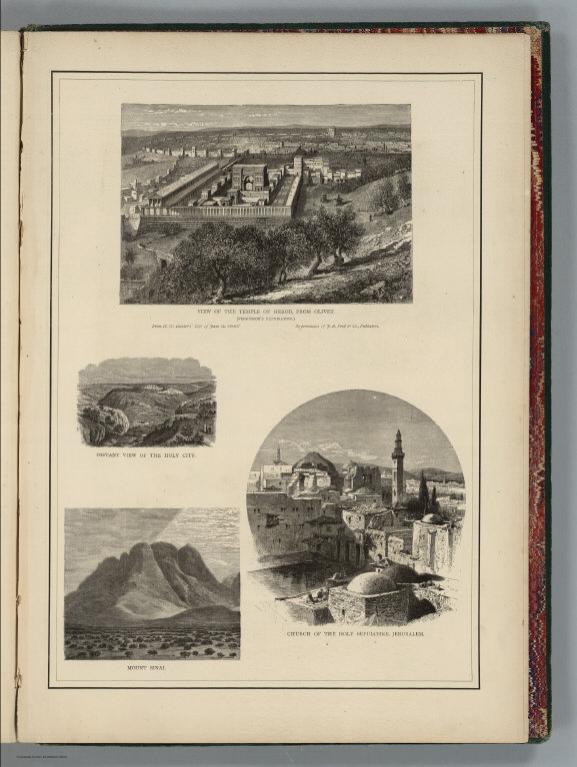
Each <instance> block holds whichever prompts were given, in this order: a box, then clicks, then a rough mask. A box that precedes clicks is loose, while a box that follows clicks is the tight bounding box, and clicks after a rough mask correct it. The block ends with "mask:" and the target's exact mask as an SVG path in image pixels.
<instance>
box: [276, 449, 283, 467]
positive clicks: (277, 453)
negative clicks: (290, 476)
mask: <svg viewBox="0 0 577 767" xmlns="http://www.w3.org/2000/svg"><path fill="white" fill-rule="evenodd" d="M275 463H276V464H279V463H282V459H281V457H280V445H278V446H277V449H276V459H275Z"/></svg>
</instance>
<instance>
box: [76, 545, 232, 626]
mask: <svg viewBox="0 0 577 767" xmlns="http://www.w3.org/2000/svg"><path fill="white" fill-rule="evenodd" d="M220 605H222V606H224V607H233V606H235V605H238V591H237V586H236V584H235V585H232V584H231V586H230V587H229V586H228V585H225V584H222V583H220V582H219V581H218V580H217V579H216V578H215V576H214V575H213V574H212V572H211V571H210V569H209V568H208V567H207V565H206V564H205V562H204V560H203V558H202V556H201V554H200V553H199V551H198V550H197V549H196V548H194V546H192V545H190V544H186V545H185V546H182V547H181V548H180V549H179V548H177V547H176V546H174V545H173V544H172V543H167V542H165V541H155V542H154V543H152V544H149V543H146V542H144V541H142V542H139V543H136V544H134V546H132V547H131V548H130V550H129V551H128V553H126V552H125V553H123V554H121V556H120V557H119V558H118V559H117V558H116V557H106V558H105V559H104V560H102V562H100V564H99V565H97V567H96V568H95V569H94V571H93V572H92V573H91V574H90V575H89V576H88V577H87V578H85V579H84V581H83V582H82V583H81V584H80V586H79V587H78V589H77V590H76V591H74V592H72V593H71V594H68V595H67V596H66V600H65V616H66V622H67V623H71V624H80V625H123V624H126V623H142V622H148V621H153V620H159V619H166V618H168V617H170V616H174V619H175V620H176V621H178V615H179V614H180V613H183V612H186V611H188V610H190V609H191V608H193V609H197V608H208V607H214V606H220Z"/></svg>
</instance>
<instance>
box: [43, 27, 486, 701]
mask: <svg viewBox="0 0 577 767" xmlns="http://www.w3.org/2000/svg"><path fill="white" fill-rule="evenodd" d="M318 31H322V30H318ZM71 73H74V74H79V73H82V74H136V75H143V74H200V75H207V74H218V75H231V74H232V75H247V74H248V75H254V74H263V75H271V74H279V75H291V74H298V75H319V76H321V77H326V76H329V75H351V74H353V75H355V74H357V75H362V74H364V75H371V76H379V75H385V74H388V75H426V76H435V75H440V74H442V75H466V74H469V75H470V74H474V75H478V76H480V115H479V120H480V126H479V127H480V144H479V299H480V300H479V371H478V381H477V383H478V404H479V413H478V425H479V434H478V450H479V454H478V463H479V465H478V481H479V488H478V513H477V632H476V634H477V637H476V639H477V642H476V644H477V684H476V686H474V687H470V686H467V687H460V686H454V685H452V686H442V683H441V685H435V686H433V687H424V686H421V685H420V686H418V687H415V686H407V685H403V686H393V685H387V686H384V687H383V686H378V687H369V686H366V685H363V686H350V685H347V686H346V687H337V686H333V685H331V686H322V685H314V686H294V684H290V685H287V686H285V687H282V686H272V685H271V684H268V685H250V686H246V685H245V686H242V685H234V686H223V685H221V684H220V683H219V684H215V683H212V684H211V685H210V686H202V685H194V686H184V685H180V684H179V685H170V686H160V685H147V686H133V685H131V686H130V687H122V686H119V685H111V686H105V685H94V684H90V685H80V684H78V685H69V686H66V685H61V684H52V683H51V625H52V623H51V601H52V600H51V582H52V399H53V398H52V394H53V387H52V379H53V343H52V336H53V294H54V282H53V241H54V75H57V74H71ZM50 89H51V96H50V99H51V121H50V125H51V136H50V325H49V326H50V356H49V358H50V374H49V375H50V382H49V384H50V385H49V456H48V465H49V472H48V473H49V476H48V487H49V491H48V495H49V501H48V504H49V506H48V526H49V529H48V668H47V671H48V679H47V686H48V689H58V690H87V689H90V690H92V689H97V690H191V689H193V690H468V691H471V690H480V689H481V592H480V583H481V454H482V449H481V430H482V428H481V427H482V400H481V388H482V387H481V376H482V371H481V369H482V338H483V120H484V113H483V95H484V75H483V72H469V71H467V72H454V71H451V72H415V71H412V72H372V71H371V72H305V71H296V72H274V71H273V72H268V71H267V72H261V71H259V72H225V71H217V72H206V71H195V72H187V71H181V70H178V71H175V72H167V71H164V70H162V71H158V70H149V71H148V70H147V71H142V70H80V69H79V70H50ZM424 681H429V680H424Z"/></svg>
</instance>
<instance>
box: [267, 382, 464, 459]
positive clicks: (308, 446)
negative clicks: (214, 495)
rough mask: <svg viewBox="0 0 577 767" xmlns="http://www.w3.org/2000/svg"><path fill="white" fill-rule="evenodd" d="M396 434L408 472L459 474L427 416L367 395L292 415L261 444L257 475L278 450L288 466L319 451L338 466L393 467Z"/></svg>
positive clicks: (315, 404)
mask: <svg viewBox="0 0 577 767" xmlns="http://www.w3.org/2000/svg"><path fill="white" fill-rule="evenodd" d="M397 429H400V430H401V433H402V436H403V450H404V452H405V467H406V468H407V469H409V470H411V469H413V470H418V469H421V468H427V467H428V468H435V469H445V470H447V471H457V472H460V471H461V466H460V464H459V460H458V458H457V455H456V453H455V451H454V450H453V448H452V446H451V444H450V442H449V440H448V439H447V437H446V436H445V435H444V433H443V432H442V431H441V429H440V428H439V427H438V426H437V425H436V424H435V423H434V422H433V421H432V420H431V419H430V418H429V417H428V416H426V415H425V414H424V413H423V412H422V411H420V410H418V409H417V408H415V407H413V406H412V405H410V404H408V403H407V402H404V401H403V400H400V399H397V398H396V397H391V396H389V395H388V394H381V393H378V392H373V391H365V390H351V391H342V392H335V393H333V394H327V395H325V396H323V397H318V398H317V399H314V400H311V401H310V402H307V403H305V404H304V405H301V406H300V407H298V408H297V409H296V410H293V411H292V412H291V413H289V415H287V416H286V418H284V419H283V420H282V421H281V422H280V423H279V424H278V426H276V427H275V428H274V429H273V430H272V431H271V433H270V434H269V435H268V437H267V438H266V440H265V441H264V442H263V444H262V446H261V449H260V450H259V452H258V453H257V455H256V458H255V461H254V464H253V469H258V468H259V467H260V466H261V464H263V463H270V462H271V461H272V459H273V458H274V457H275V454H276V449H277V445H280V447H281V455H282V458H283V460H286V461H288V463H294V462H295V461H297V460H298V459H299V458H301V457H302V456H303V455H304V454H305V453H307V452H308V451H310V450H316V451H318V452H319V453H321V454H322V455H324V456H325V458H328V459H329V460H331V461H333V462H336V463H347V462H349V461H356V462H357V463H374V464H378V465H380V466H383V465H385V466H390V465H391V453H392V452H393V448H394V444H395V434H396V432H397Z"/></svg>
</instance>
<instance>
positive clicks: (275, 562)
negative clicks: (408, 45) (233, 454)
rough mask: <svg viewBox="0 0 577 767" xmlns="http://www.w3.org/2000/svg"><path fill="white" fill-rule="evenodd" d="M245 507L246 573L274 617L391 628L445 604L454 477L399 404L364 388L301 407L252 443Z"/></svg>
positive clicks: (437, 432)
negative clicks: (262, 589) (249, 550)
mask: <svg viewBox="0 0 577 767" xmlns="http://www.w3.org/2000/svg"><path fill="white" fill-rule="evenodd" d="M339 414H340V415H339ZM351 414H353V415H354V417H351ZM415 454H417V455H418V458H417V457H416V455H415ZM246 503H247V514H248V521H249V525H250V530H251V533H252V537H253V542H254V550H255V551H254V566H253V567H251V570H250V574H251V577H252V578H254V579H256V581H257V582H258V583H260V584H263V585H264V586H266V587H267V589H268V591H269V592H272V595H273V596H272V599H273V600H274V606H275V608H280V610H281V611H282V615H283V617H285V618H287V619H289V620H296V621H304V622H307V623H309V624H325V623H332V622H335V623H355V624H367V625H388V624H392V625H394V624H406V623H408V622H412V621H417V620H425V619H427V620H430V619H432V618H434V617H435V616H436V615H438V614H440V613H443V612H444V611H446V610H451V609H452V608H453V606H454V602H455V595H456V593H457V592H458V585H459V571H460V567H459V552H460V541H461V534H462V529H463V521H464V517H465V509H466V494H465V484H464V478H463V474H462V471H461V466H460V463H459V460H458V458H457V456H456V454H455V451H454V449H453V447H452V445H451V443H450V442H449V440H448V439H447V437H446V436H445V434H444V433H443V432H442V430H441V429H440V428H439V427H438V426H437V425H436V424H435V423H434V422H433V421H432V420H431V419H430V418H429V417H428V416H427V415H425V414H424V413H423V412H421V411H420V410H418V409H417V408H415V407H413V406H412V405H410V404H409V403H407V402H404V401H403V400H400V399H397V398H395V397H391V396H389V395H386V394H380V393H377V392H372V391H366V390H351V391H343V392H335V393H332V394H328V395H325V396H323V397H319V398H317V399H315V400H312V401H311V402H308V403H305V404H304V405H302V406H301V407H299V408H297V409H296V410H294V411H292V412H291V413H289V414H288V416H287V417H286V418H285V419H283V421H281V422H280V423H279V424H278V425H277V427H275V429H273V430H272V431H271V433H270V434H269V435H268V437H267V438H266V440H265V441H264V443H263V445H262V446H261V449H260V450H259V452H258V454H257V456H256V458H255V461H254V463H253V468H252V471H251V472H250V475H249V479H248V486H247V496H246Z"/></svg>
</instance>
